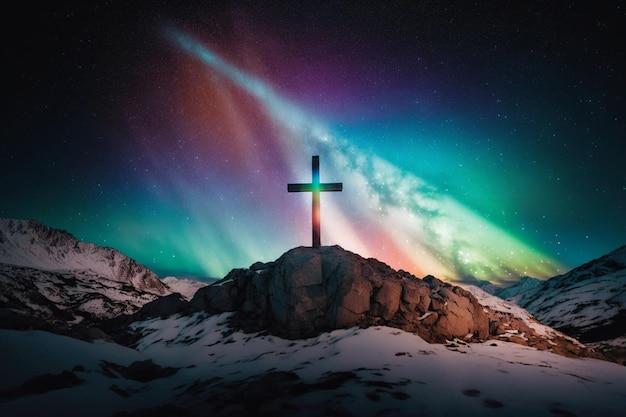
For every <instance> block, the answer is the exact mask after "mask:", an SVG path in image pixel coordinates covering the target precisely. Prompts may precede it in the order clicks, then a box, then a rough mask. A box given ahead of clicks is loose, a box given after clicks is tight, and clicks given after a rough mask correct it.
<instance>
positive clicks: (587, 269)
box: [497, 246, 626, 348]
mask: <svg viewBox="0 0 626 417" xmlns="http://www.w3.org/2000/svg"><path fill="white" fill-rule="evenodd" d="M535 284H536V283H535ZM507 294H508V295H509V296H511V297H512V298H510V300H511V301H514V302H516V303H517V304H519V305H520V306H522V307H524V308H525V309H527V310H528V311H529V312H531V313H532V314H533V315H534V316H535V317H537V319H538V320H540V321H541V322H542V323H544V324H546V325H549V326H551V327H554V328H556V329H559V330H561V331H563V332H565V333H567V334H569V335H572V336H574V337H577V338H579V339H580V340H582V341H583V342H600V343H602V344H605V345H614V346H622V347H624V348H626V343H625V340H626V246H623V247H621V248H619V249H617V250H615V251H613V252H611V253H609V254H607V255H605V256H603V257H601V258H598V259H595V260H593V261H591V262H588V263H586V264H584V265H582V266H580V267H578V268H575V269H573V270H571V271H570V272H568V273H566V274H564V275H560V276H557V277H554V278H550V279H549V280H547V281H544V282H541V283H540V284H539V285H532V286H530V287H526V288H525V290H524V291H518V292H517V293H511V292H508V293H507V292H501V293H498V294H497V295H499V296H503V295H507Z"/></svg>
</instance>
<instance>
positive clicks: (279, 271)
mask: <svg viewBox="0 0 626 417" xmlns="http://www.w3.org/2000/svg"><path fill="white" fill-rule="evenodd" d="M191 305H192V308H194V309H195V310H205V311H209V312H226V311H235V312H236V313H235V315H234V316H233V320H234V321H235V322H237V323H238V324H239V325H240V326H243V327H244V328H248V329H251V330H253V329H255V330H259V329H267V330H269V331H270V332H272V333H274V334H278V335H281V336H284V337H289V338H301V337H308V336H314V335H318V334H320V333H321V332H323V331H327V330H333V329H338V328H348V327H352V326H355V325H359V326H364V327H365V326H369V325H375V324H383V325H390V326H393V327H397V328H400V329H404V330H407V331H410V332H415V333H417V334H419V335H420V336H422V337H423V338H424V339H426V340H429V341H432V342H436V341H438V342H442V341H445V340H449V339H454V338H462V339H467V338H469V339H472V338H473V339H476V340H483V339H486V338H487V337H488V336H489V321H488V318H487V315H486V314H485V312H484V311H483V308H482V306H481V305H480V304H479V303H478V302H477V301H476V299H475V298H474V297H473V296H472V295H471V294H470V293H469V292H467V291H465V290H464V289H462V288H460V287H454V286H452V285H449V284H446V283H444V282H442V281H440V280H438V279H436V278H434V277H427V278H426V279H424V280H421V279H418V278H416V277H415V276H413V275H410V274H409V273H407V272H404V271H395V270H393V269H391V268H390V267H389V266H387V265H386V264H384V263H382V262H379V261H377V260H375V259H364V258H362V257H360V256H358V255H356V254H354V253H351V252H348V251H345V250H343V249H341V248H340V247H338V246H333V247H328V246H325V247H320V248H309V247H300V248H295V249H292V250H290V251H288V252H286V253H285V254H284V255H283V256H281V257H280V258H279V259H278V260H276V261H275V262H272V263H267V264H260V263H257V264H255V265H253V266H252V268H251V269H235V270H233V271H231V272H230V273H229V274H228V275H227V276H226V277H225V278H224V279H223V280H221V281H219V282H217V283H215V284H213V285H210V286H208V287H205V288H202V289H200V290H198V292H197V293H196V295H195V296H194V298H193V299H192V301H191Z"/></svg>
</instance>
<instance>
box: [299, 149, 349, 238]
mask: <svg viewBox="0 0 626 417" xmlns="http://www.w3.org/2000/svg"><path fill="white" fill-rule="evenodd" d="M311 172H312V174H311V183H309V184H287V191H288V192H290V193H297V192H311V194H312V205H311V226H312V234H313V247H314V248H316V247H319V246H321V236H320V192H321V191H342V190H343V183H341V182H333V183H320V157H319V156H318V155H315V156H313V158H312V160H311Z"/></svg>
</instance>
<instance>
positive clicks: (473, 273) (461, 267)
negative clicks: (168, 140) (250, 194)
mask: <svg viewBox="0 0 626 417" xmlns="http://www.w3.org/2000/svg"><path fill="white" fill-rule="evenodd" d="M165 33H166V37H167V38H168V39H169V40H170V41H172V42H173V43H174V44H175V45H176V46H177V47H179V48H180V49H181V50H182V51H184V52H186V53H187V54H189V55H191V56H193V57H195V58H196V59H197V60H199V61H200V62H201V63H202V64H203V65H204V67H205V69H206V70H207V71H210V72H211V73H215V74H219V75H220V76H221V77H223V79H224V80H228V81H227V82H230V83H232V84H234V85H236V86H237V87H238V88H239V89H241V90H242V91H244V92H245V93H247V94H249V95H250V96H252V97H254V99H255V100H256V101H257V102H258V103H260V104H261V105H262V107H263V109H264V111H265V112H266V113H267V115H269V117H270V118H271V119H272V120H274V122H275V123H277V124H279V125H280V127H281V129H283V130H285V131H286V132H288V133H289V134H288V135H283V136H282V137H280V138H278V139H277V140H275V141H274V142H273V143H275V144H276V145H275V146H276V147H278V148H279V149H278V150H277V152H276V155H278V156H276V158H277V161H276V162H277V164H278V165H280V164H283V165H284V166H286V167H288V171H289V172H281V175H285V177H284V183H287V182H288V181H291V180H295V179H297V178H302V177H305V176H306V171H307V166H308V164H307V161H309V160H310V156H311V155H314V154H315V155H321V156H322V158H323V160H324V167H325V168H324V170H325V172H324V175H325V176H326V179H333V178H342V181H343V183H344V193H343V194H344V195H342V198H341V199H332V201H331V199H326V200H323V202H322V210H323V211H324V224H323V232H322V235H323V236H324V240H325V242H323V244H329V243H331V244H339V245H341V246H342V247H344V248H345V249H348V250H352V251H354V252H357V253H359V254H361V255H363V256H373V257H376V258H378V259H380V260H382V261H384V262H386V263H388V264H390V265H391V266H392V267H394V268H397V269H405V270H408V271H409V272H412V273H414V274H416V275H418V276H420V275H422V276H423V275H425V274H432V275H435V276H438V277H440V278H444V279H448V280H473V279H480V280H483V279H489V280H494V281H497V280H505V279H516V278H518V277H520V276H526V275H527V276H534V277H539V278H546V277H551V276H554V275H556V274H557V273H558V272H559V270H560V268H562V266H561V265H559V264H558V263H557V262H555V261H554V260H552V259H550V258H548V257H547V256H545V255H544V254H542V253H539V252H538V251H536V250H534V249H533V248H532V247H530V246H528V245H526V244H525V243H523V242H521V241H520V240H518V239H516V238H515V237H513V236H511V235H510V234H509V233H507V232H505V231H504V230H502V229H500V228H498V227H497V226H496V225H494V224H492V223H491V222H489V221H488V220H487V219H485V218H483V217H481V216H480V215H478V214H477V213H475V212H473V211H472V210H470V209H469V208H467V207H465V206H464V205H463V204H461V203H460V202H459V201H457V200H455V199H454V198H452V197H451V196H450V195H447V194H446V193H445V192H444V191H443V190H440V189H438V188H437V187H436V186H435V185H433V184H431V183H429V182H427V181H425V180H424V179H422V178H420V177H418V176H416V175H415V174H413V173H411V172H406V171H405V170H402V169H400V168H399V167H398V166H396V165H394V164H393V163H392V162H390V161H388V160H385V159H383V158H381V157H380V156H378V155H376V154H374V153H373V152H371V151H365V150H362V149H360V148H359V147H358V146H356V143H359V142H358V140H357V139H358V138H344V137H341V136H339V135H337V134H335V133H334V132H333V131H332V130H331V129H329V128H327V127H326V126H325V125H324V123H323V122H322V121H320V120H318V119H317V118H316V117H314V116H313V115H310V114H307V112H306V111H304V110H303V109H302V108H300V107H299V106H297V105H296V104H294V103H292V102H290V101H289V100H287V99H285V98H283V97H282V96H281V95H280V94H278V93H277V92H276V91H275V90H274V89H273V88H272V86H271V85H269V84H268V83H266V82H264V81H262V80H261V79H259V78H256V77H254V76H253V75H251V74H248V73H246V72H244V71H242V70H241V69H239V68H237V67H236V66H234V65H232V64H230V63H228V62H227V61H226V60H224V59H222V58H221V57H219V56H218V55H217V54H216V53H215V52H213V51H212V50H211V49H210V48H209V47H208V46H206V45H204V44H203V43H202V42H200V41H199V40H197V39H195V38H193V37H191V36H190V35H188V34H186V33H183V32H181V31H179V30H178V29H176V28H171V27H170V28H168V29H167V30H166V31H165ZM242 158H243V156H242ZM279 162H280V163H279ZM242 169H243V168H242ZM172 180H173V181H175V182H180V184H179V186H178V189H180V190H192V187H190V186H189V185H188V184H187V181H186V180H185V179H184V178H180V177H176V178H173V179H172ZM272 187H273V185H272ZM260 188H261V190H260V191H261V194H262V195H264V196H266V195H268V193H274V194H276V193H281V192H284V186H283V187H281V188H276V189H271V190H270V187H269V186H267V187H265V186H261V187H260ZM183 194H185V193H184V192H183ZM188 198H189V197H188V196H184V195H183V196H181V201H182V200H185V199H188ZM266 198H267V197H266ZM233 201H235V200H233ZM302 203H303V204H302V205H301V206H300V207H301V210H300V211H301V212H302V213H306V211H307V210H308V204H307V203H306V202H305V201H304V200H303V201H302ZM233 204H234V203H233ZM183 205H184V206H186V207H189V208H190V211H192V212H193V210H194V208H193V207H194V204H193V203H192V202H188V203H183ZM223 207H224V208H225V210H228V209H227V208H226V206H223ZM269 211H270V212H271V210H269ZM250 213H251V212H250ZM271 214H272V213H261V214H260V215H262V216H263V220H262V221H267V222H268V223H269V224H271V225H275V226H276V227H278V228H280V227H281V219H280V218H274V219H270V218H269V216H270V215H271ZM299 214H300V213H299ZM257 215H258V214H257ZM202 216H203V214H202V213H201V212H196V213H194V215H193V217H194V219H196V220H195V221H196V222H197V223H196V224H194V225H193V226H191V227H189V228H188V230H187V231H186V233H188V234H189V235H188V236H193V233H194V230H195V233H198V231H199V230H202V228H201V227H200V228H199V227H198V225H199V224H202V221H201V220H200V219H201V218H202ZM275 217H280V216H279V214H278V213H275ZM301 221H302V226H303V228H304V229H306V227H308V217H307V216H306V214H302V216H301ZM223 223H224V224H223V225H222V226H220V227H221V230H222V234H221V236H222V237H221V238H219V239H217V238H216V239H214V240H213V241H212V243H210V244H207V242H204V243H201V242H197V245H196V244H194V245H191V246H194V247H195V248H196V249H194V252H195V253H196V254H197V255H198V256H199V257H202V258H204V261H203V262H202V263H203V264H204V265H205V270H206V273H207V274H209V275H212V276H221V275H223V274H224V272H225V271H224V268H226V266H227V265H228V264H229V259H233V258H229V257H228V255H223V254H224V251H223V248H222V250H221V251H220V250H218V248H219V247H220V245H224V246H225V247H227V248H230V250H234V251H238V252H245V254H246V256H244V258H246V259H250V260H252V261H254V260H258V259H259V256H260V255H261V252H262V251H260V250H259V247H258V245H254V244H253V243H252V242H253V241H254V236H253V234H250V232H248V233H246V232H245V231H244V230H243V229H242V228H240V227H238V226H237V225H235V224H231V223H229V222H227V221H224V222H223ZM285 227H286V226H285ZM272 231H275V233H276V238H277V239H279V238H280V235H283V236H284V234H285V231H283V232H276V229H275V228H273V227H268V232H267V233H272ZM205 232H206V234H213V235H215V233H213V232H214V231H211V230H206V231H205ZM224 234H227V235H228V234H230V235H231V239H233V240H234V241H235V242H230V243H228V242H226V241H225V240H224V239H225V238H224ZM292 234H293V233H292ZM235 236H236V237H235ZM266 237H268V236H266ZM268 238H269V239H270V240H271V237H268ZM191 239H193V238H191ZM226 240H228V239H226ZM283 240H284V239H283ZM307 243H308V240H306V239H305V240H302V242H301V244H307ZM198 247H203V249H202V250H198V249H197V248H198ZM285 249H288V248H285ZM268 250H269V248H268ZM207 254H208V255H207ZM211 254H213V255H215V258H214V259H212V258H211V256H212V255H211ZM218 254H222V256H223V257H222V258H220V256H218ZM266 256H267V254H266ZM255 257H256V258H255ZM237 266H241V265H230V267H237Z"/></svg>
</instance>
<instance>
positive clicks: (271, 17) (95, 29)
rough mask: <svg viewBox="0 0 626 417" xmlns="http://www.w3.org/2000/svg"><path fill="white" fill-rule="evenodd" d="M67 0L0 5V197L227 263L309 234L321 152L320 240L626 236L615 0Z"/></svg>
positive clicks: (149, 260)
mask: <svg viewBox="0 0 626 417" xmlns="http://www.w3.org/2000/svg"><path fill="white" fill-rule="evenodd" d="M64 3H65V5H63V6H61V5H46V6H32V5H26V4H25V5H16V6H15V7H16V8H17V11H16V12H14V13H13V14H11V15H7V16H5V25H3V26H4V29H3V31H4V33H5V35H4V42H3V46H2V48H3V63H4V65H3V70H4V74H5V75H4V77H3V81H4V86H3V94H2V102H3V108H2V123H1V129H2V130H1V132H2V151H1V152H0V187H1V190H2V193H1V194H0V216H1V217H11V218H21V219H37V220H39V221H42V222H44V223H46V224H47V225H49V226H52V227H57V228H61V229H65V230H67V231H69V232H71V233H72V234H74V235H75V236H76V237H77V238H79V239H81V240H84V241H88V242H93V243H96V244H99V245H104V246H112V247H115V248H116V249H119V250H120V251H122V252H124V253H125V254H127V255H129V256H131V257H133V258H134V259H136V260H137V261H139V262H141V263H144V264H145V265H147V266H148V267H149V268H151V269H153V270H154V271H155V272H157V273H158V274H159V275H161V276H165V275H168V274H175V275H178V276H183V275H197V276H208V277H222V276H224V275H225V274H226V273H227V272H228V271H229V270H230V269H232V268H237V267H247V266H249V265H250V264H252V263H253V262H255V261H259V260H260V261H271V260H274V259H276V258H278V257H279V256H280V255H281V254H282V253H283V252H285V251H287V250H289V249H291V248H293V247H296V246H301V245H311V214H310V210H311V197H310V194H309V193H297V194H292V193H287V183H289V182H309V181H310V180H311V156H312V155H320V166H321V180H322V182H343V192H341V193H322V196H321V201H322V212H321V218H322V220H321V221H322V234H321V237H322V244H323V245H335V244H337V245H340V246H342V247H343V248H344V249H347V250H350V251H353V252H356V253H358V254H360V255H362V256H365V257H376V258H378V259H379V260H381V261H383V262H386V263H387V264H389V265H390V266H392V267H394V268H396V269H405V270H407V271H409V272H412V273H414V274H416V275H417V276H420V277H421V276H424V275H426V274H432V275H435V276H437V277H439V278H443V279H447V280H464V281H472V280H474V279H479V280H491V281H494V282H502V281H507V280H515V279H518V278H519V277H521V276H525V275H529V276H534V277H537V278H548V277H551V276H554V275H557V274H560V273H564V272H566V271H567V270H569V269H571V268H573V267H576V266H578V265H580V264H582V263H584V262H587V261H589V260H591V259H593V258H595V257H598V256H601V255H603V254H605V253H608V252H610V251H612V250H614V249H616V248H617V247H619V246H621V245H623V244H626V216H624V209H625V206H626V164H625V163H624V159H625V158H624V156H625V155H626V153H625V152H624V149H625V148H626V142H625V137H626V135H625V132H626V103H625V94H626V80H625V74H626V64H625V61H626V56H625V54H624V51H625V42H624V39H625V38H626V36H624V35H625V34H624V28H625V27H626V17H625V14H626V8H624V7H621V6H620V5H619V3H620V2H617V1H603V2H565V1H563V2H561V1H524V2H519V1H493V2H484V1H480V2H475V3H472V2H459V3H462V5H459V4H456V3H455V2H437V1H413V2H406V4H404V3H403V2H401V3H394V4H396V5H392V4H388V3H389V2H367V1H359V2H352V3H351V2H338V1H333V2H325V1H322V2H309V3H311V4H309V5H292V6H289V7H288V6H277V5H275V3H277V2H240V1H232V2H160V3H159V4H153V3H156V2H133V1H130V2H129V1H109V2H78V1H75V2H64ZM72 3H75V4H74V5H72ZM84 3H85V4H84ZM86 3H95V4H96V5H93V4H92V5H89V4H86ZM204 3H210V5H207V4H204ZM272 3H274V4H272ZM293 3H297V2H293ZM301 3H304V2H301ZM27 6H28V9H27ZM8 22H11V25H7V23H8Z"/></svg>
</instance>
